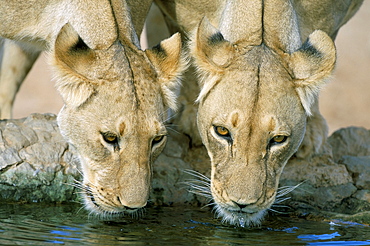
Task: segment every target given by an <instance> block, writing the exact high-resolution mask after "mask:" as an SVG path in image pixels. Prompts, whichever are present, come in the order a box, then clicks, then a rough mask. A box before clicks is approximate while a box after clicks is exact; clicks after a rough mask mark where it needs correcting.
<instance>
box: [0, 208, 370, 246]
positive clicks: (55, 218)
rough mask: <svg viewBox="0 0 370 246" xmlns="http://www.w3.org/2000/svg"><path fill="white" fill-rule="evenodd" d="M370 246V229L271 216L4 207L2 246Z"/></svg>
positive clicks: (193, 210)
mask: <svg viewBox="0 0 370 246" xmlns="http://www.w3.org/2000/svg"><path fill="white" fill-rule="evenodd" d="M53 244H54V245H56V244H62V245H63V244H64V245H370V227H368V226H366V225H362V224H356V223H348V222H343V221H325V222H315V221H308V220H304V219H296V218H290V217H287V216H283V215H274V216H269V217H268V218H267V221H265V223H264V224H263V225H262V226H261V227H260V228H254V229H246V228H236V227H234V226H227V225H224V224H222V223H221V221H220V220H218V219H215V218H214V216H213V214H212V213H211V211H210V210H209V209H200V208H192V207H161V208H148V209H146V210H145V212H144V216H143V217H142V218H140V219H135V218H121V219H115V220H99V219H97V218H95V217H93V216H88V213H86V212H85V211H84V210H83V209H82V210H81V209H80V205H79V204H67V205H43V204H23V205H19V204H17V205H14V204H13V205H9V204H3V205H0V245H53Z"/></svg>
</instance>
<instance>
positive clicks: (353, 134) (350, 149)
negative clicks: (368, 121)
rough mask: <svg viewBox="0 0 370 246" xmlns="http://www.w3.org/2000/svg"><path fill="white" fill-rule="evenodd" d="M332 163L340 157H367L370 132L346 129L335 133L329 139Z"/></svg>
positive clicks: (363, 129)
mask: <svg viewBox="0 0 370 246" xmlns="http://www.w3.org/2000/svg"><path fill="white" fill-rule="evenodd" d="M328 143H329V144H330V145H331V146H332V151H333V158H334V161H336V162H338V161H339V160H340V159H341V158H342V156H344V155H348V156H369V155H370V130H367V129H365V128H362V127H347V128H342V129H339V130H337V131H335V132H334V133H333V134H332V135H331V136H330V137H329V138H328Z"/></svg>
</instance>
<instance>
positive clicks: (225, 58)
mask: <svg viewBox="0 0 370 246" xmlns="http://www.w3.org/2000/svg"><path fill="white" fill-rule="evenodd" d="M190 45H191V51H192V55H193V56H194V59H195V64H196V65H197V66H198V67H199V68H200V69H202V70H205V71H209V72H215V73H217V72H218V71H219V70H222V69H223V68H226V67H227V66H228V65H230V63H231V60H232V58H233V57H234V49H233V46H232V44H231V43H230V42H229V41H227V40H225V39H224V37H223V35H222V34H221V32H220V31H219V30H218V29H217V28H215V27H214V26H213V25H212V24H211V23H210V22H209V20H208V19H207V18H206V17H204V18H203V19H202V20H201V22H200V23H199V26H198V28H197V30H196V33H195V35H194V36H193V38H192V41H191V44H190Z"/></svg>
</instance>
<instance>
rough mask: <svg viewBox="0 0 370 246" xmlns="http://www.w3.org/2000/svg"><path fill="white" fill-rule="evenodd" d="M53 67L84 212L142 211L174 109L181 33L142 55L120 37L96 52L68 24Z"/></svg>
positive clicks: (58, 42)
mask: <svg viewBox="0 0 370 246" xmlns="http://www.w3.org/2000/svg"><path fill="white" fill-rule="evenodd" d="M53 64H54V67H55V68H56V71H55V73H56V80H57V83H56V85H57V89H58V91H59V92H60V94H61V96H62V98H63V99H64V102H65V105H64V107H63V108H62V110H61V111H60V113H59V115H58V123H59V126H60V129H61V132H62V134H63V136H64V137H65V138H66V139H67V140H68V141H69V143H71V144H72V145H73V146H74V147H75V148H76V150H77V152H78V154H79V156H80V160H81V165H82V173H83V182H82V184H81V188H82V189H83V196H84V201H85V204H86V207H87V209H89V210H91V211H92V212H94V213H96V214H103V215H111V214H117V213H122V212H132V211H135V210H137V209H138V208H141V207H143V206H145V205H146V203H147V200H148V196H149V189H150V182H151V174H152V169H151V163H152V162H153V160H154V159H155V158H156V157H157V156H158V155H159V153H160V152H161V151H162V149H163V148H164V145H165V143H166V135H167V132H166V128H165V125H164V122H165V121H166V117H167V116H166V110H167V109H168V108H172V109H174V108H175V107H176V103H175V90H176V88H177V86H178V76H179V74H180V72H181V70H182V69H183V68H184V62H183V59H182V57H181V41H180V36H179V35H178V34H175V35H174V36H172V37H171V38H169V39H167V40H164V41H162V42H161V43H160V45H158V46H157V47H155V48H153V49H151V50H147V51H145V52H143V51H141V50H140V49H138V48H137V47H136V46H135V45H133V44H132V43H130V42H127V41H126V40H125V39H124V38H120V39H119V40H116V41H115V42H114V43H113V44H112V45H111V46H110V47H109V48H108V49H104V50H93V49H90V48H89V47H88V46H87V45H86V44H85V43H84V41H83V40H82V39H81V38H80V37H79V35H78V34H77V33H76V32H75V31H74V29H73V28H72V26H71V25H69V24H66V25H65V26H64V27H63V28H62V30H61V31H60V34H59V35H58V37H57V39H56V43H55V51H54V54H53Z"/></svg>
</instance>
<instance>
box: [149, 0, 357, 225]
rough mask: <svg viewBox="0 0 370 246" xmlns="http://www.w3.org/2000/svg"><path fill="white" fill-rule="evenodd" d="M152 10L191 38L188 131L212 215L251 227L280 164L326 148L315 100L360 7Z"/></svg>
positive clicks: (180, 4)
mask: <svg viewBox="0 0 370 246" xmlns="http://www.w3.org/2000/svg"><path fill="white" fill-rule="evenodd" d="M156 2H157V4H158V6H159V7H160V8H161V9H162V11H163V13H164V14H165V16H166V19H167V23H169V26H170V29H171V30H180V31H182V32H183V33H191V32H193V35H191V36H190V39H191V42H190V50H191V54H192V57H193V65H194V67H195V68H196V69H197V71H198V74H199V75H200V76H199V86H200V94H199V96H198V99H197V102H198V103H199V107H198V112H197V125H198V128H199V133H200V136H201V139H202V141H203V143H204V145H205V146H206V148H207V151H208V154H209V156H210V158H211V163H212V170H211V184H210V191H209V193H210V194H211V195H212V197H213V200H214V203H215V207H216V211H217V213H218V214H219V215H220V216H221V217H223V220H224V221H226V222H229V223H231V224H236V225H241V226H246V225H251V224H258V223H260V221H261V219H262V218H263V216H264V214H265V213H266V211H267V210H268V209H269V208H270V207H271V205H272V204H273V203H274V201H275V198H276V196H277V188H278V184H279V177H280V175H281V173H282V170H283V168H284V166H285V164H286V162H287V161H288V160H289V158H290V157H291V156H292V155H293V154H295V153H296V155H297V156H298V157H303V158H304V157H307V156H309V155H310V154H312V153H315V152H317V151H319V148H320V146H321V144H322V143H323V142H324V141H325V138H326V134H327V128H326V124H325V120H324V119H323V118H322V116H321V115H320V113H319V111H318V102H317V95H318V93H319V91H320V88H321V87H322V86H323V85H324V84H325V82H326V80H327V79H328V77H329V76H330V75H331V73H332V71H333V69H334V66H335V62H336V50H335V46H334V43H333V40H334V38H335V36H336V34H337V32H338V30H339V28H340V27H341V26H342V25H343V24H344V23H346V22H347V21H348V20H349V19H350V18H351V17H352V16H353V14H354V13H355V12H356V11H357V10H358V8H359V6H360V5H361V3H362V1H361V0H357V1H356V0H354V1H335V0H326V1H322V0H308V1H302V0H292V1H290V0H264V1H262V0H253V1H243V0H234V1H226V0H218V1H210V0H203V1H195V0H193V1H192V0H186V1H166V0H156ZM204 16H205V17H204ZM194 29H195V31H193V30H194ZM188 82H189V81H188ZM184 91H185V90H184ZM189 111H191V110H187V109H184V112H189ZM185 117H186V116H185ZM195 138H196V136H195ZM302 141H303V142H302ZM299 147H300V149H299V150H298V148H299ZM297 151H298V152H297ZM205 189H207V188H205ZM202 192H203V193H204V192H207V191H204V190H202Z"/></svg>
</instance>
